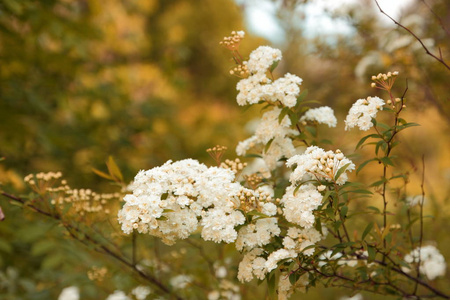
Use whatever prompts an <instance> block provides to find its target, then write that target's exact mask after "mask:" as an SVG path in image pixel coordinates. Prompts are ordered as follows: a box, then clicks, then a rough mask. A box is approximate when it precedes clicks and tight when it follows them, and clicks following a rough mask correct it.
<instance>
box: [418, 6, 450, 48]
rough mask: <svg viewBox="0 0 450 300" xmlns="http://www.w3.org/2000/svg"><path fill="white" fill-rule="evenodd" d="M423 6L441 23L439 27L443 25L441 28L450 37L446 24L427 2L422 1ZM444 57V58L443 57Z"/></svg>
mask: <svg viewBox="0 0 450 300" xmlns="http://www.w3.org/2000/svg"><path fill="white" fill-rule="evenodd" d="M422 2H423V4H425V6H426V7H427V8H428V9H429V10H430V11H431V13H432V14H433V15H434V17H435V18H436V20H437V21H438V22H439V25H441V28H442V29H443V30H444V31H445V33H446V34H447V35H448V36H450V32H449V31H448V30H447V28H445V26H444V23H443V22H442V19H441V18H440V17H439V16H438V15H437V14H436V12H435V11H434V10H433V9H432V8H431V7H430V5H428V3H426V2H425V0H422ZM441 57H442V56H441Z"/></svg>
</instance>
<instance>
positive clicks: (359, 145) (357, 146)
mask: <svg viewBox="0 0 450 300" xmlns="http://www.w3.org/2000/svg"><path fill="white" fill-rule="evenodd" d="M368 138H381V137H380V135H379V134H376V133H374V134H369V135H366V136H365V137H363V138H361V139H360V140H359V142H358V144H357V145H356V147H355V150H356V149H358V148H359V147H361V146H362V145H363V144H364V142H365V141H366V140H367V139H368Z"/></svg>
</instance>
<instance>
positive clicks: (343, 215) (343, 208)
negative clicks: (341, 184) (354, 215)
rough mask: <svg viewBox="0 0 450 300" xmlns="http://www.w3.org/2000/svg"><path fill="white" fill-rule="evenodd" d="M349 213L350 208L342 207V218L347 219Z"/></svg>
mask: <svg viewBox="0 0 450 300" xmlns="http://www.w3.org/2000/svg"><path fill="white" fill-rule="evenodd" d="M347 212H348V206H342V208H341V218H342V219H345V217H346V216H347Z"/></svg>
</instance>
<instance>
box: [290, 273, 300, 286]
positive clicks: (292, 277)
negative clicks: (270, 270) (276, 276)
mask: <svg viewBox="0 0 450 300" xmlns="http://www.w3.org/2000/svg"><path fill="white" fill-rule="evenodd" d="M299 278H300V276H299V275H298V273H297V272H294V273H291V275H289V282H290V283H291V285H294V284H295V283H296V282H297V280H298V279H299Z"/></svg>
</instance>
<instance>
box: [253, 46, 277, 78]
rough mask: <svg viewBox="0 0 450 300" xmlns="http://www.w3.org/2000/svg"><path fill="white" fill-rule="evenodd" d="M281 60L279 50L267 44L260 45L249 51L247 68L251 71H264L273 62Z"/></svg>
mask: <svg viewBox="0 0 450 300" xmlns="http://www.w3.org/2000/svg"><path fill="white" fill-rule="evenodd" d="M280 60H281V51H280V50H279V49H275V48H272V47H269V46H260V47H258V48H257V49H255V50H253V51H252V53H250V59H249V60H248V62H247V68H248V70H249V71H250V72H251V73H263V74H264V73H266V72H267V70H268V69H269V68H270V67H271V66H272V65H273V63H275V62H277V61H280Z"/></svg>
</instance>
